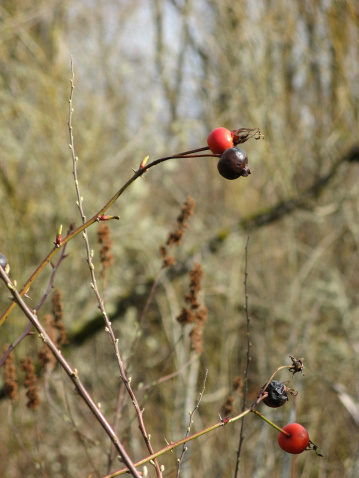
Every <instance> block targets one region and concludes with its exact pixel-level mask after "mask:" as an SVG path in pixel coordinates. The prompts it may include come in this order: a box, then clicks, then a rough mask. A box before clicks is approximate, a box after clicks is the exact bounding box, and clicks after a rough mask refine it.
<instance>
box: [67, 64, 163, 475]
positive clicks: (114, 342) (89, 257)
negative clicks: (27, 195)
mask: <svg viewBox="0 0 359 478" xmlns="http://www.w3.org/2000/svg"><path fill="white" fill-rule="evenodd" d="M71 71H72V78H71V80H70V84H71V90H70V99H69V120H68V128H69V138H70V150H71V154H72V164H73V176H74V180H75V188H76V195H77V206H78V208H79V211H80V214H81V219H82V223H83V224H85V222H86V216H85V213H84V209H83V205H82V203H83V199H82V197H81V194H80V188H79V182H78V177H77V167H76V164H77V161H78V157H77V156H76V154H75V144H74V137H73V128H72V114H73V111H74V110H73V107H72V98H73V91H74V88H75V86H74V69H73V64H72V62H71ZM83 238H84V241H85V247H86V256H87V263H88V265H89V269H90V275H91V288H92V289H93V291H94V293H95V296H96V299H97V302H98V304H99V309H100V310H101V313H102V316H103V318H104V321H105V324H106V328H105V330H106V332H107V333H108V335H109V337H110V340H111V343H112V346H113V348H114V351H115V354H116V358H117V363H118V366H119V369H120V375H121V379H122V381H123V383H124V385H125V387H126V390H127V392H128V394H129V395H130V397H131V401H132V403H133V405H134V407H135V410H136V414H137V419H138V422H139V428H140V430H141V433H142V436H143V438H144V440H145V443H146V446H147V449H148V451H149V453H151V454H153V448H152V445H151V443H150V439H149V435H148V433H147V431H146V428H145V424H144V421H143V418H142V411H141V409H140V406H139V404H138V401H137V398H136V396H135V394H134V393H133V391H132V388H131V385H130V380H129V379H127V376H126V372H125V368H124V366H123V361H122V358H121V354H120V350H119V347H118V339H116V337H115V334H114V332H113V329H112V325H111V322H110V320H109V318H108V315H107V312H106V310H105V306H104V302H103V300H102V298H101V296H100V292H99V290H98V287H97V281H96V275H95V267H94V264H93V262H92V254H91V248H90V243H89V240H88V237H87V232H86V231H84V232H83ZM110 455H111V453H110ZM154 465H155V468H156V473H157V476H158V477H159V478H161V477H162V473H161V469H160V466H159V464H158V462H157V461H156V460H155V462H154Z"/></svg>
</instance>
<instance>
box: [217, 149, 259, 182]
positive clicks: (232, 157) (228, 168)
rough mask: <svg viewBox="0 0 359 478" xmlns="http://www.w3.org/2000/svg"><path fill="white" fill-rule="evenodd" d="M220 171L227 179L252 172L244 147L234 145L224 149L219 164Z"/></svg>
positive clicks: (244, 175)
mask: <svg viewBox="0 0 359 478" xmlns="http://www.w3.org/2000/svg"><path fill="white" fill-rule="evenodd" d="M217 168H218V172H219V174H220V175H221V176H223V177H224V178H226V179H229V180H233V179H237V178H239V177H240V176H243V177H247V176H248V174H251V170H250V169H249V167H248V156H247V154H246V152H245V151H244V150H243V149H242V148H238V147H233V148H228V149H226V150H225V151H224V153H223V154H222V156H221V157H220V158H219V161H218V164H217Z"/></svg>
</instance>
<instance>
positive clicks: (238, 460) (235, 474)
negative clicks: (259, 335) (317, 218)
mask: <svg viewBox="0 0 359 478" xmlns="http://www.w3.org/2000/svg"><path fill="white" fill-rule="evenodd" d="M248 243H249V236H248V237H247V243H246V247H245V267H244V296H245V311H246V324H247V357H246V369H245V372H244V391H243V401H242V412H243V411H244V410H245V407H246V398H247V392H248V372H249V362H250V350H251V340H250V317H249V311H248V291H247V279H248ZM243 441H244V417H243V418H242V423H241V431H240V434H239V444H238V450H237V460H236V468H235V472H234V478H237V476H238V472H239V462H240V457H241V449H242V444H243Z"/></svg>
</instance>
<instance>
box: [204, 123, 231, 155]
mask: <svg viewBox="0 0 359 478" xmlns="http://www.w3.org/2000/svg"><path fill="white" fill-rule="evenodd" d="M207 144H208V146H209V149H210V150H211V151H212V153H214V154H222V153H223V152H224V151H225V150H226V149H228V148H232V147H233V135H232V133H231V131H229V130H228V129H227V128H216V129H214V130H213V131H211V132H210V133H209V135H208V138H207Z"/></svg>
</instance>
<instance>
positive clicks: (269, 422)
mask: <svg viewBox="0 0 359 478" xmlns="http://www.w3.org/2000/svg"><path fill="white" fill-rule="evenodd" d="M251 412H252V413H255V414H256V415H258V416H259V417H260V418H261V419H262V420H264V421H265V422H267V423H268V424H269V425H271V426H272V427H273V428H275V429H276V430H278V431H279V432H282V433H284V435H287V437H290V433H288V432H286V431H285V430H283V429H282V428H280V427H278V426H277V425H276V424H275V423H273V422H271V421H270V420H268V418H266V417H265V416H264V415H262V414H261V413H260V412H257V410H251Z"/></svg>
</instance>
